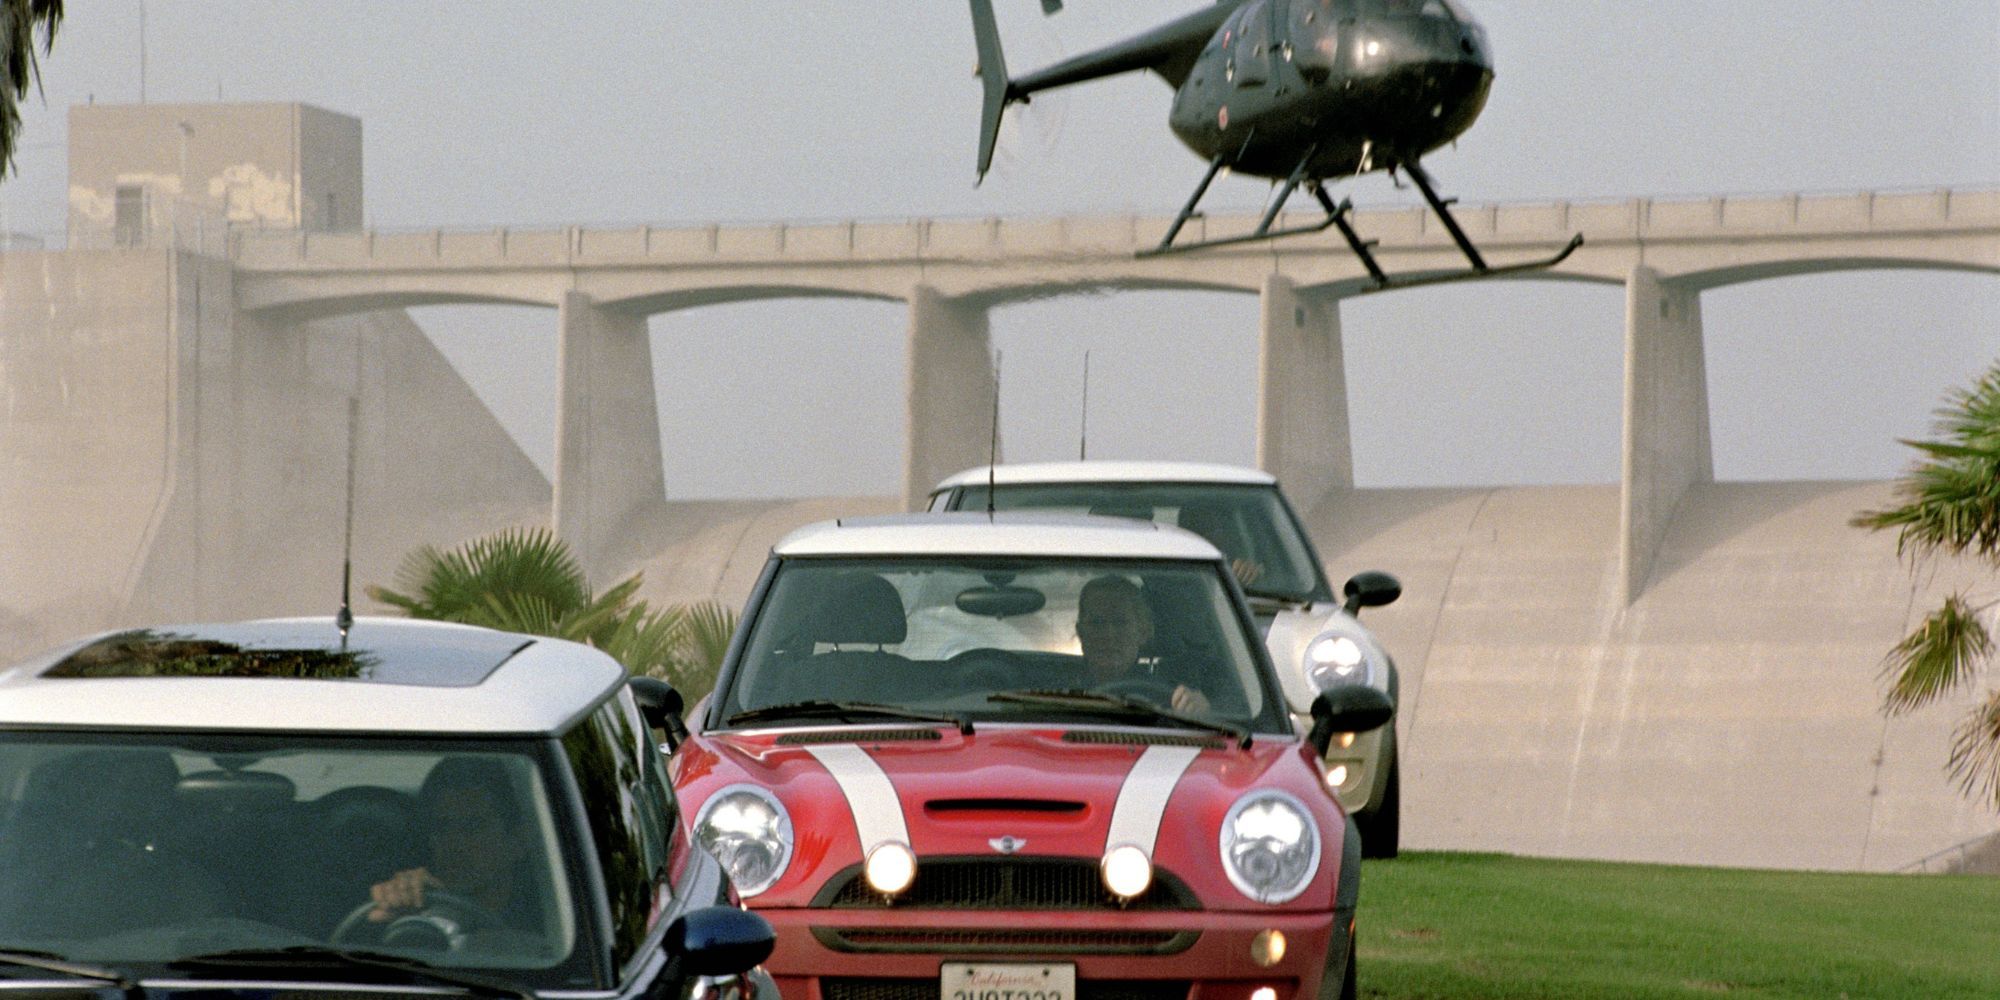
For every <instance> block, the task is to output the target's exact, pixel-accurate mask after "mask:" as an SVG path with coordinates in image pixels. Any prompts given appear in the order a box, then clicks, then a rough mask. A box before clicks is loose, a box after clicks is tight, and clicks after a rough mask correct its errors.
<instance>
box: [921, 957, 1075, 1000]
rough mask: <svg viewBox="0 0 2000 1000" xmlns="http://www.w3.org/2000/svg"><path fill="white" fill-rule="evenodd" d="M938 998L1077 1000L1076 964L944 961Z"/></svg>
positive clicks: (958, 999)
mask: <svg viewBox="0 0 2000 1000" xmlns="http://www.w3.org/2000/svg"><path fill="white" fill-rule="evenodd" d="M938 1000H1076V966H1074V965H1068V964H1060V965H1034V964H1031V963H1022V964H1019V965H1012V964H999V963H993V962H947V963H945V965H944V968H943V970H942V971H941V972H939V974H938Z"/></svg>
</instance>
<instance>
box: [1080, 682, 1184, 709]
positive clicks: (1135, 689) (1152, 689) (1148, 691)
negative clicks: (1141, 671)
mask: <svg viewBox="0 0 2000 1000" xmlns="http://www.w3.org/2000/svg"><path fill="white" fill-rule="evenodd" d="M1096 690H1097V691H1099V692H1102V693H1104V694H1111V695H1120V696H1124V697H1130V698H1142V699H1144V700H1146V701H1149V702H1152V703H1153V704H1154V705H1156V706H1158V707H1160V708H1165V709H1171V708H1172V707H1173V700H1174V686H1173V685H1172V684H1169V683H1167V682H1166V681H1163V680H1161V679H1159V678H1157V677H1147V676H1138V677H1120V678H1118V679H1117V680H1113V681H1106V682H1105V683H1103V684H1099V685H1097V687H1096Z"/></svg>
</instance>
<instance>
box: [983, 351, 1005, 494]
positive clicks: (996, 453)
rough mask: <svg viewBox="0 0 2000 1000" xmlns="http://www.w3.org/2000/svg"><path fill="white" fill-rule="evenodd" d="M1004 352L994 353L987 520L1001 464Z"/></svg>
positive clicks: (988, 455) (987, 455) (987, 456)
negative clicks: (1002, 369)
mask: <svg viewBox="0 0 2000 1000" xmlns="http://www.w3.org/2000/svg"><path fill="white" fill-rule="evenodd" d="M1005 356H1006V354H1005V352H1003V351H994V352H993V424H992V427H991V428H990V430H991V433H990V434H989V435H988V437H987V440H986V520H988V521H992V520H993V510H994V505H993V483H994V474H993V467H994V466H996V465H999V464H1000V359H1001V358H1003V357H1005Z"/></svg>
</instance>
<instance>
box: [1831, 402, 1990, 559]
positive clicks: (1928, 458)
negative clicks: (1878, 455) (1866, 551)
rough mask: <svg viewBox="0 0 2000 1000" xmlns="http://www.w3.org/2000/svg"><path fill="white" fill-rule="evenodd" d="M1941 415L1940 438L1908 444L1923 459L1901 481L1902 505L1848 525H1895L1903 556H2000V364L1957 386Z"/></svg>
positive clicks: (1878, 527) (1866, 513) (1937, 425)
mask: <svg viewBox="0 0 2000 1000" xmlns="http://www.w3.org/2000/svg"><path fill="white" fill-rule="evenodd" d="M1936 417H1937V419H1936V422H1935V425H1934V429H1935V430H1936V432H1937V434H1938V436H1939V439H1938V440H1932V441H1909V440H1906V441H1904V442H1903V443H1904V444H1906V445H1909V446H1910V447H1912V448H1915V449H1916V450H1917V451H1918V452H1920V453H1921V454H1922V456H1923V457H1922V458H1920V459H1919V460H1918V462H1917V464H1916V465H1915V466H1913V467H1912V468H1911V469H1910V471H1909V472H1908V473H1907V474H1906V475H1905V476H1904V477H1903V479H1902V480H1900V481H1899V482H1898V483H1897V486H1896V493H1895V496H1896V500H1897V501H1898V502H1897V505H1896V506H1893V507H1889V508H1885V509H1882V510H1871V511H1864V512H1862V513H1861V514H1858V515H1856V516H1855V517H1854V519H1853V521H1852V522H1851V523H1853V524H1854V525H1855V526H1856V527H1862V528H1868V529H1870V530H1877V531H1880V530H1887V529H1894V530H1895V531H1896V551H1897V553H1898V554H1899V555H1906V554H1913V555H1915V556H1918V557H1924V556H1929V555H1933V554H1937V553H1966V552H1969V553H1972V554H1974V555H1978V556H1980V557H1982V558H1986V559H1989V560H1996V559H2000V366H1995V367H1994V368H1993V369H1991V370H1989V371H1988V372H1987V373H1986V374H1985V375H1983V376H1982V377H1981V378H1980V379H1979V380H1978V381H1977V382H1975V383H1974V384H1973V385H1972V386H1971V387H1970V388H1967V389H1960V390H1955V391H1953V392H1952V393H1951V394H1950V395H1949V396H1947V397H1946V404H1945V405H1944V406H1943V407H1942V408H1940V409H1939V410H1938V411H1937V414H1936Z"/></svg>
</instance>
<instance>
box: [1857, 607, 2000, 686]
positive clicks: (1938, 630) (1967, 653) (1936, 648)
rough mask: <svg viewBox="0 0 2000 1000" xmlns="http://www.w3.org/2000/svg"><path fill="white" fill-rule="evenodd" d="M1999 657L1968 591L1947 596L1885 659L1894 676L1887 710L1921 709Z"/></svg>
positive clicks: (1885, 670)
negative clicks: (1968, 597) (1942, 603)
mask: <svg viewBox="0 0 2000 1000" xmlns="http://www.w3.org/2000/svg"><path fill="white" fill-rule="evenodd" d="M1992 655H1993V637H1992V635H1991V634H1990V633H1988V632H1987V630H1986V625H1985V624H1984V623H1983V622H1981V621H1980V620H1979V612H1978V611H1977V610H1976V609H1974V608H1973V607H1972V606H1971V605H1969V604H1967V603H1966V600H1965V595H1964V594H1953V595H1951V596H1950V597H1947V598H1945V602H1944V606H1942V607H1940V608H1938V609H1937V610H1936V611H1933V612H1931V613H1930V615H1929V616H1928V617H1926V618H1925V619H1924V620H1923V622H1922V623H1920V624H1918V626H1917V627H1916V630H1915V631H1912V632H1911V633H1910V634H1909V635H1907V636H1905V637H1904V638H1903V641H1902V642H1899V643H1897V644H1896V648H1894V649H1892V650H1890V651H1889V655H1888V656H1887V657H1885V658H1884V659H1883V667H1882V673H1883V676H1884V677H1886V678H1887V679H1888V680H1889V691H1888V694H1887V695H1885V696H1884V698H1883V708H1884V709H1885V710H1886V711H1888V712H1889V713H1890V714H1892V715H1894V714H1899V713H1902V712H1907V711H1909V710H1911V709H1915V708H1921V707H1923V706H1924V705H1928V704H1930V703H1931V702H1933V701H1935V700H1937V699H1938V698H1940V697H1942V696H1944V695H1946V694H1948V693H1950V692H1952V691H1954V690H1956V689H1958V688H1959V687H1961V686H1963V685H1964V684H1966V683H1968V682H1969V681H1971V680H1972V675H1973V674H1974V673H1975V672H1977V670H1978V669H1979V667H1980V666H1981V665H1982V664H1984V663H1985V662H1986V661H1987V660H1988V659H1989V658H1991V657H1992Z"/></svg>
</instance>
